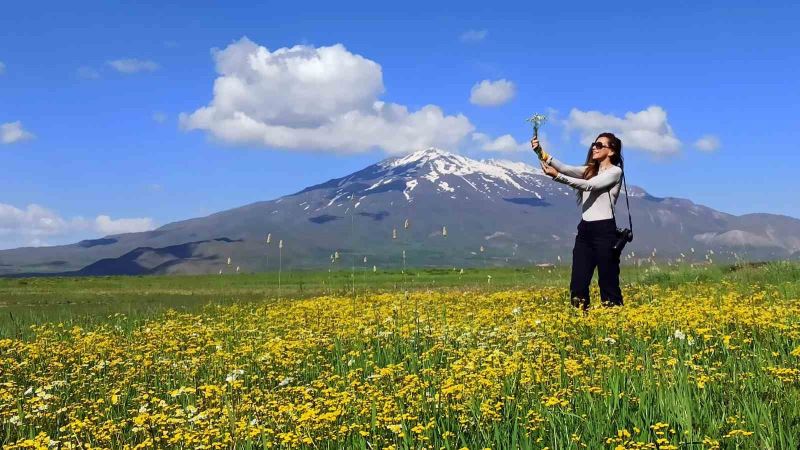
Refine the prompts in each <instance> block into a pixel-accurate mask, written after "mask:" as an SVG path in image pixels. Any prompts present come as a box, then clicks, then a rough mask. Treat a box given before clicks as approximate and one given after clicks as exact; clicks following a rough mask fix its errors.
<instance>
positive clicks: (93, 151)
mask: <svg viewBox="0 0 800 450" xmlns="http://www.w3.org/2000/svg"><path fill="white" fill-rule="evenodd" d="M121 3H122V2H99V1H98V2H80V1H78V2H70V3H68V4H64V3H62V2H51V3H49V4H47V3H44V4H43V3H36V4H34V2H14V3H13V4H9V5H5V6H4V13H3V14H2V16H0V126H2V129H0V158H2V170H3V176H2V177H0V248H10V247H15V246H20V245H45V244H57V243H65V242H71V241H73V240H75V239H79V238H86V237H97V236H100V235H104V234H109V233H112V232H120V231H126V230H136V229H145V228H149V227H152V226H158V225H163V224H165V223H168V222H171V221H175V220H180V219H186V218H191V217H196V216H200V215H206V214H210V213H213V212H216V211H220V210H223V209H228V208H232V207H236V206H240V205H244V204H247V203H250V202H254V201H259V200H267V199H272V198H275V197H277V196H280V195H284V194H289V193H292V192H295V191H297V190H300V189H302V188H303V187H306V186H308V185H310V184H314V183H318V182H322V181H325V180H327V179H329V178H334V177H338V176H342V175H344V174H347V173H350V172H352V171H354V170H357V169H359V168H362V167H364V166H366V165H368V164H371V163H373V162H375V161H378V160H380V159H382V158H385V157H387V156H390V155H392V154H398V153H400V152H402V151H403V150H402V149H403V148H404V147H407V148H408V151H413V150H417V148H414V143H413V142H410V141H409V140H408V139H405V140H404V138H402V137H398V136H397V135H394V133H392V134H393V135H391V136H390V135H388V134H389V133H387V131H386V130H392V129H393V127H395V128H397V127H399V126H401V125H403V126H406V129H408V130H411V132H412V134H413V133H417V131H419V134H420V135H421V136H423V138H420V139H422V140H420V141H419V142H423V141H424V142H426V143H428V142H432V143H435V144H437V145H439V146H442V147H449V148H446V149H447V150H452V151H459V152H461V153H464V154H467V155H468V156H473V157H502V158H507V159H515V160H523V161H528V162H530V163H534V159H533V156H532V154H531V153H529V152H527V151H524V150H523V151H520V150H518V149H519V147H521V146H523V144H524V143H525V141H526V140H527V139H529V137H530V129H529V127H528V126H527V125H526V124H525V122H524V119H525V118H526V117H527V116H529V115H530V114H531V113H533V112H546V111H555V119H556V120H554V121H552V123H549V124H547V125H546V126H545V133H546V139H547V147H546V149H547V150H548V151H551V152H552V153H554V154H555V155H556V156H557V157H559V158H560V159H562V160H565V161H568V162H576V163H580V162H582V159H583V157H584V155H585V152H586V146H585V145H584V143H585V142H586V139H587V138H589V139H590V138H592V137H593V136H592V133H594V132H595V131H596V130H597V129H598V127H600V128H603V127H619V128H620V130H612V131H618V132H620V133H622V134H623V142H624V144H625V155H626V163H627V164H626V173H627V177H628V180H629V181H630V182H631V183H633V184H637V185H639V186H642V187H644V188H645V189H646V190H648V191H649V192H650V193H652V194H653V195H656V196H675V197H685V198H689V199H691V200H693V201H695V202H697V203H700V204H704V205H707V206H710V207H712V208H715V209H719V210H722V211H725V212H729V213H733V214H744V213H751V212H769V213H776V214H785V215H790V216H793V217H800V201H798V200H797V198H796V195H797V187H796V186H797V177H796V172H797V169H796V167H795V166H794V164H792V160H793V159H794V158H793V156H794V155H795V154H797V152H798V151H800V145H798V142H800V82H799V81H798V77H797V75H796V74H797V72H798V70H800V48H798V47H799V46H800V31H799V30H800V29H798V26H797V24H798V23H800V6H799V5H798V4H797V3H796V2H759V3H757V4H754V3H752V2H703V3H702V4H698V2H680V3H678V2H668V3H666V4H663V5H661V4H642V3H641V2H631V3H629V4H624V3H608V2H587V3H582V2H576V3H571V4H569V5H567V4H564V3H563V2H562V3H559V2H520V3H513V4H512V3H508V4H504V5H502V6H500V5H496V4H491V3H489V2H483V3H464V2H457V3H456V2H364V3H360V4H357V3H343V2H325V3H314V2H303V3H302V4H301V3H297V2H268V3H266V2H258V3H256V2H252V3H250V2H235V1H229V2H224V3H222V2H202V1H200V2H185V3H184V5H183V6H176V5H169V6H165V5H160V4H159V3H160V2H151V3H153V4H152V5H143V4H140V3H142V2H126V3H125V4H121ZM42 11H47V13H46V14H44V13H42ZM245 38H246V39H245ZM336 44H340V46H339V47H334V46H336ZM298 45H302V46H305V47H303V48H302V49H300V50H298V49H295V52H294V53H291V52H290V54H289V55H288V56H287V58H289V60H290V61H295V62H296V61H301V60H303V58H304V57H309V58H311V59H313V58H315V57H318V56H320V55H322V54H325V52H327V51H330V52H332V56H330V58H332V59H331V62H330V65H329V66H325V65H323V67H322V68H321V69H319V70H320V71H321V72H322V73H324V75H325V77H327V78H325V77H322V78H325V79H326V80H328V82H329V84H327V85H324V86H322V85H320V86H310V87H309V85H308V81H307V80H306V81H302V80H301V81H298V79H296V78H293V77H294V76H295V75H296V74H293V73H289V72H287V73H277V74H275V73H273V72H270V71H269V70H270V67H272V66H269V62H270V61H273V62H274V61H275V56H276V55H277V51H278V49H281V48H292V47H294V46H298ZM213 48H216V49H218V51H217V52H216V53H212V49H213ZM259 49H260V50H259ZM331 49H334V50H331ZM336 49H338V50H336ZM248 51H249V52H250V53H247V52H248ZM259 51H261V52H262V53H261V56H262V57H264V55H267V57H266V59H263V60H262V61H261V62H264V61H266V63H267V66H268V67H267V69H264V70H265V72H263V73H261V74H260V75H259V74H256V75H253V74H249V73H248V72H247V71H246V70H244V69H243V68H242V65H243V64H244V61H247V55H251V56H252V55H257V54H258V52H259ZM236 52H239V53H241V52H244V54H245V56H244V57H242V58H239V59H237V57H236V55H237V54H238V53H236ZM227 57H230V61H228V63H227V64H228V69H226V70H229V72H225V73H222V72H220V71H219V70H218V68H217V67H216V66H215V63H219V62H220V60H221V59H222V58H227ZM292 58H294V59H292ZM348 63H352V64H349V65H348ZM237 64H238V65H237ZM231 67H233V69H231ZM275 67H277V66H275ZM342 67H344V69H343V68H342ZM272 68H274V67H272ZM301 69H302V68H301ZM230 70H233V72H230ZM315 70H316V69H315ZM301 71H302V70H301ZM306 72H307V71H306ZM306 72H303V73H306ZM223 75H225V76H228V77H233V78H235V79H238V80H244V81H245V82H252V83H253V84H249V85H245V86H244V89H245V90H244V92H243V93H242V94H241V95H238V94H236V92H235V91H234V90H227V91H225V90H221V91H219V92H215V90H214V83H215V80H217V79H218V78H222V77H223ZM237 77H239V78H237ZM253 77H255V79H253ZM258 77H262V78H258ZM271 77H275V78H271ZM275 80H278V81H280V83H282V84H281V86H282V88H281V89H277V90H270V86H273V85H274V83H273V84H271V83H272V82H273V81H275ZM484 80H486V83H485V85H486V86H485V87H487V89H486V90H485V91H483V92H478V94H481V93H482V94H484V95H482V96H481V95H472V94H473V89H477V87H476V85H478V83H480V82H482V81H484ZM501 80H504V81H502V82H501ZM304 83H305V84H304ZM331 86H339V87H340V89H335V88H333V87H331ZM315 89H316V90H315ZM342 93H345V94H342ZM350 93H352V95H350ZM340 94H341V95H340ZM293 95H309V96H311V98H310V99H309V98H304V99H299V98H295V97H293ZM279 96H281V98H277V97H279ZM471 97H472V101H471ZM480 99H483V100H480ZM374 101H381V102H385V104H387V105H388V104H395V105H401V106H402V107H405V108H406V113H405V114H406V115H403V114H399V115H398V114H395V113H389V112H384V113H380V114H378V113H375V111H373V110H372V109H370V108H372V106H371V105H373V104H374ZM280 102H284V103H286V105H285V106H275V105H277V104H279V103H280ZM315 104H319V105H327V108H328V109H329V110H325V111H322V113H320V112H319V111H316V112H315V111H309V110H303V111H299V109H298V108H299V107H298V106H297V105H301V106H302V105H306V106H308V105H315ZM220 105H228V107H227V110H226V111H223V109H224V108H222V107H221V106H220ZM243 105H244V106H243ZM365 105H366V106H365ZM426 105H434V106H433V108H434V110H433V112H438V113H440V115H441V117H440V119H441V120H439V119H436V118H435V117H434V118H432V119H430V122H428V121H427V120H428V119H424V120H422V119H423V118H424V117H429V115H426V114H423V113H422V112H420V109H421V108H423V107H425V106H426ZM209 106H216V111H217V115H215V117H214V118H213V119H207V120H206V119H202V120H201V119H200V118H198V116H196V115H195V116H193V113H195V112H196V111H198V110H199V109H201V108H204V107H209ZM237 108H246V109H247V111H248V112H250V113H252V114H253V115H254V117H256V122H257V125H258V127H256V128H251V127H248V126H245V125H243V124H242V123H238V124H236V125H234V126H232V127H229V126H228V125H227V124H229V123H230V122H227V121H226V120H231V119H233V118H234V117H239V116H234V112H232V111H233V110H236V109H237ZM320 108H323V109H324V108H325V107H323V106H321V107H320ZM359 108H360V110H361V111H362V112H361V115H360V116H358V120H356V121H355V125H354V126H356V129H359V130H360V129H363V126H364V125H365V124H367V123H369V124H372V123H374V122H375V121H376V120H378V121H379V122H380V125H381V127H382V128H381V127H378V128H376V129H374V130H371V131H370V132H365V133H364V134H363V135H360V134H359V135H354V134H353V133H352V132H351V131H350V128H342V127H339V128H336V129H335V131H334V132H332V136H333V135H335V136H333V137H332V138H331V139H330V141H329V140H328V139H327V138H325V139H323V138H321V137H320V136H324V135H325V133H324V132H320V130H322V129H324V128H320V127H324V126H325V125H324V122H325V121H326V120H327V118H334V119H336V120H337V121H338V120H339V119H341V120H342V121H344V120H345V118H346V117H349V116H348V115H347V114H348V111H350V110H351V109H359ZM289 111H291V112H292V114H288V112H289ZM426 111H428V112H430V111H429V110H426ZM182 113H183V114H184V116H183V119H181V118H180V115H181V114H182ZM628 113H630V114H633V116H630V115H629V116H627V117H626V114H628ZM376 114H377V115H376ZM381 114H382V115H381ZM636 114H638V115H636ZM435 115H436V114H433V116H435ZM290 116H291V117H290ZM322 117H325V119H323V118H322ZM431 117H432V116H431ZM437 120H438V122H437ZM337 123H338V122H337ZM411 124H413V126H412V125H411ZM276 126H278V127H284V128H281V129H280V130H284V131H286V130H288V132H287V134H286V135H285V136H284V135H283V134H281V133H279V132H278V131H275V130H278V128H275V127H276ZM337 127H338V125H337ZM192 128H194V129H192ZM306 128H311V129H315V128H320V130H317V131H315V132H309V131H308V130H307V129H306ZM230 130H235V131H233V132H231V131H230ZM254 130H255V131H254ZM258 130H261V131H258ZM265 130H266V131H265ZM336 130H338V131H336ZM476 133H477V134H476ZM626 133H627V134H626ZM356 134H358V133H356ZM505 135H510V136H507V137H506V139H505V140H497V139H498V138H502V137H503V136H505ZM479 136H482V137H479ZM625 136H629V137H630V138H629V139H626V138H625ZM703 138H705V139H706V140H705V142H706V145H705V146H704V147H705V148H704V149H698V148H697V145H696V143H697V141H698V140H699V139H703ZM337 139H339V140H337ZM351 139H353V142H355V144H353V145H350V140H351ZM409 139H410V137H409ZM426 139H427V140H426ZM509 139H510V140H509ZM279 141H280V142H281V144H276V143H277V142H279ZM715 142H716V143H715ZM442 143H444V145H442ZM493 143H494V144H495V145H492V144H493ZM348 145H349V146H350V147H348ZM387 148H388V149H387ZM488 148H495V149H498V148H501V149H502V151H499V152H498V151H489V150H486V149H488ZM31 205H34V206H31ZM576 217H577V216H576ZM576 220H577V219H576Z"/></svg>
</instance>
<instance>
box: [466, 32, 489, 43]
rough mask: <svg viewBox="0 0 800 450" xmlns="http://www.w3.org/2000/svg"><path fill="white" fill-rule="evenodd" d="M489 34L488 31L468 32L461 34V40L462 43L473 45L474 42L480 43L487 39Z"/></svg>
mask: <svg viewBox="0 0 800 450" xmlns="http://www.w3.org/2000/svg"><path fill="white" fill-rule="evenodd" d="M488 34H489V31H488V30H467V31H465V32H463V33H461V36H459V39H460V40H461V42H466V43H473V42H480V41H482V40H484V39H486V36H487V35H488Z"/></svg>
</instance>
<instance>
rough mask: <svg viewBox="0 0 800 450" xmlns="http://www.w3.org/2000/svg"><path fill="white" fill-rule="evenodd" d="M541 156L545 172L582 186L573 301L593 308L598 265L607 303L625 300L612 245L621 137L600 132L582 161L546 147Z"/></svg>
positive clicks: (578, 187) (534, 142)
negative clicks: (564, 158) (591, 291)
mask: <svg viewBox="0 0 800 450" xmlns="http://www.w3.org/2000/svg"><path fill="white" fill-rule="evenodd" d="M538 146H539V141H538V139H537V138H534V139H532V140H531V147H532V148H534V149H536V148H537V147H538ZM539 158H540V160H541V161H540V163H541V165H542V170H543V171H544V173H546V174H547V175H549V176H551V177H552V178H553V179H554V180H555V181H558V182H559V183H564V184H566V185H569V186H572V187H573V188H575V189H576V190H577V191H576V194H577V196H578V202H579V203H580V204H581V207H582V210H583V212H582V214H581V221H580V223H579V224H578V235H577V236H576V237H575V247H574V248H573V249H572V276H571V278H570V284H569V289H570V296H571V302H572V306H575V307H582V308H583V309H584V310H586V309H588V308H589V283H591V281H592V275H593V274H594V269H595V267H597V272H598V278H599V284H600V299H601V302H602V304H603V305H605V306H621V305H622V291H621V290H620V288H619V253H617V252H616V251H614V250H613V248H612V246H613V245H614V242H615V241H616V238H617V235H616V229H617V225H616V223H615V220H614V205H615V204H616V202H617V196H618V195H619V192H620V188H621V183H622V141H621V140H619V138H617V137H616V136H614V134H612V133H602V134H600V135H599V136H597V139H595V141H594V142H593V143H592V145H591V146H589V152H588V153H587V155H586V163H585V164H584V165H583V166H569V165H567V164H564V163H562V162H561V161H559V160H557V159H555V158H553V157H552V156H551V155H548V154H547V152H545V151H544V150H543V149H542V150H541V152H540V153H539Z"/></svg>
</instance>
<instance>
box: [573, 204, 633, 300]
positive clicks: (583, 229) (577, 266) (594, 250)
mask: <svg viewBox="0 0 800 450" xmlns="http://www.w3.org/2000/svg"><path fill="white" fill-rule="evenodd" d="M616 229H617V225H616V223H615V222H614V219H605V220H594V221H590V222H587V221H585V220H583V219H581V221H580V223H579V224H578V235H577V236H575V247H574V248H573V249H572V277H571V279H570V283H569V290H570V294H571V295H572V298H576V297H577V298H580V299H583V304H584V306H588V304H589V283H591V282H592V275H593V274H594V268H595V267H597V274H598V281H599V284H600V299H601V301H602V302H603V304H607V305H622V291H621V290H620V288H619V254H618V253H617V252H615V251H614V250H613V249H612V248H611V247H612V246H613V245H614V242H615V241H616V240H617V235H616Z"/></svg>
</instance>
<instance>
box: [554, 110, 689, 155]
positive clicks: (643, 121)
mask: <svg viewBox="0 0 800 450" xmlns="http://www.w3.org/2000/svg"><path fill="white" fill-rule="evenodd" d="M565 123H566V127H567V129H568V130H577V131H578V132H579V133H580V135H581V143H582V144H584V145H587V146H588V145H589V144H590V143H591V142H593V141H594V139H595V138H596V137H597V135H598V134H600V133H602V132H605V131H610V132H612V133H614V134H616V135H617V137H619V138H620V139H621V140H622V145H623V151H624V150H625V149H627V148H635V149H639V150H644V151H646V152H649V153H652V154H654V155H669V154H675V153H677V152H678V151H680V148H681V141H680V140H679V139H678V138H677V137H676V136H675V133H674V132H673V131H672V127H671V126H670V125H669V122H668V121H667V112H666V111H664V109H663V108H661V107H660V106H656V105H653V106H650V107H648V108H647V109H645V110H642V111H639V112H627V113H625V117H624V118H622V117H617V116H614V115H611V114H603V113H601V112H599V111H581V110H579V109H576V108H573V109H572V110H571V111H570V113H569V118H568V119H567V120H566V122H565Z"/></svg>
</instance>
